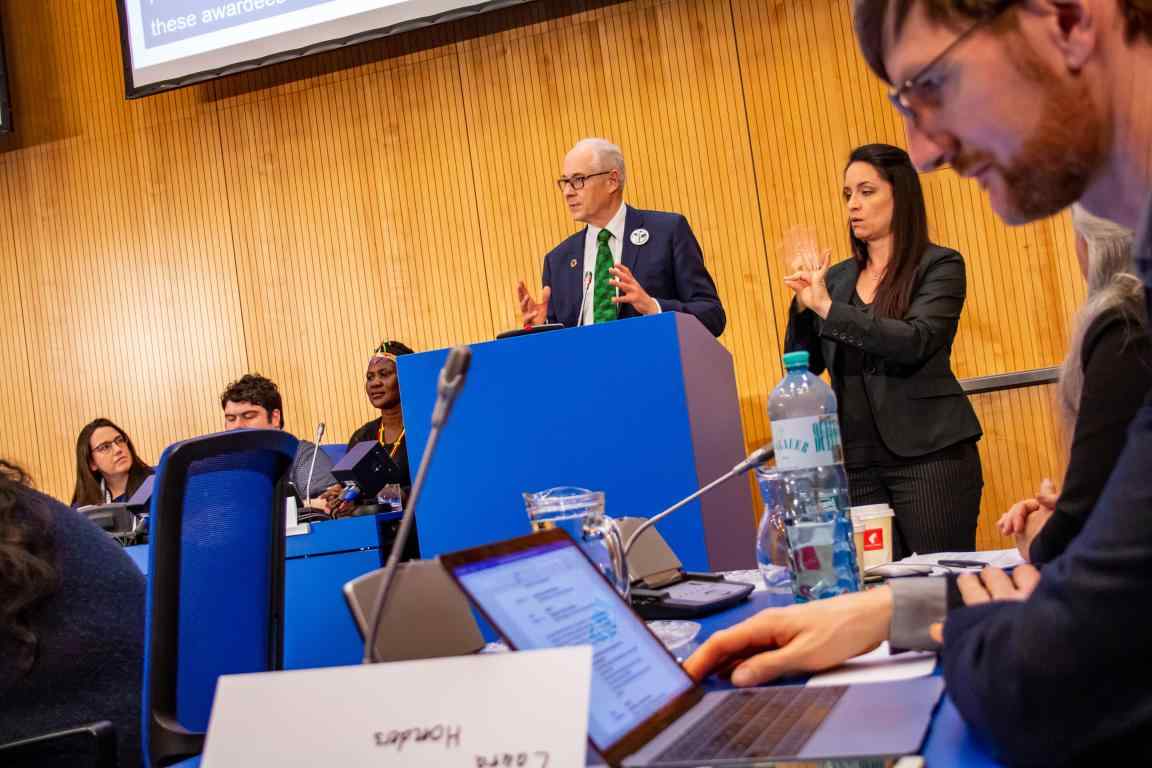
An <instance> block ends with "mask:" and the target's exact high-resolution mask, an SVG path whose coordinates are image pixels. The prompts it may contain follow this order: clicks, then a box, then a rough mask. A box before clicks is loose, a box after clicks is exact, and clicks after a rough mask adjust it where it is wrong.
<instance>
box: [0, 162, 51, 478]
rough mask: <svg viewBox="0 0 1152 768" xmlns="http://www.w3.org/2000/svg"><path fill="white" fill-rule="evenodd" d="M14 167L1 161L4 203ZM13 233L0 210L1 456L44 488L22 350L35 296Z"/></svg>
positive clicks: (31, 336)
mask: <svg viewBox="0 0 1152 768" xmlns="http://www.w3.org/2000/svg"><path fill="white" fill-rule="evenodd" d="M12 166H13V163H12V162H11V160H9V159H8V158H0V195H3V197H4V199H5V200H7V199H10V195H11V187H12V183H13V180H12V176H13V170H12ZM12 233H13V224H12V211H11V209H10V208H9V207H8V206H4V207H3V210H2V211H0V360H3V361H4V375H3V376H0V458H4V459H8V460H10V461H14V462H16V463H18V464H19V465H20V466H22V467H24V468H25V469H27V470H29V471H30V472H33V473H34V477H33V479H34V480H35V481H36V483H37V485H38V486H39V487H41V488H47V487H48V486H45V485H44V484H43V480H44V479H43V478H42V477H40V474H39V473H40V469H41V468H42V467H43V466H45V464H44V461H43V460H42V458H41V454H40V452H41V449H42V448H43V446H44V441H43V440H42V439H41V435H40V433H39V430H38V429H37V419H36V413H35V407H36V405H37V398H36V396H35V393H36V387H35V386H34V385H33V382H32V378H31V372H30V370H29V367H28V354H27V351H26V350H27V349H28V347H29V345H30V344H34V343H39V334H37V333H35V332H34V331H32V332H30V331H29V328H28V326H27V323H26V322H25V313H26V311H27V307H28V305H29V303H31V302H34V301H36V297H35V296H32V295H29V294H28V293H27V292H26V291H25V290H24V286H23V284H22V281H21V279H20V263H19V261H18V259H17V258H16V249H15V246H14V244H13V238H12Z"/></svg>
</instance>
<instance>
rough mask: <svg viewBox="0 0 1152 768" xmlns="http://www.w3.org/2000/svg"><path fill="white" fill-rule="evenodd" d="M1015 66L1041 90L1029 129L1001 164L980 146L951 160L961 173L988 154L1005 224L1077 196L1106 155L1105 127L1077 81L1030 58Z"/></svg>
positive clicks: (1056, 208)
mask: <svg viewBox="0 0 1152 768" xmlns="http://www.w3.org/2000/svg"><path fill="white" fill-rule="evenodd" d="M1020 55H1021V56H1025V57H1027V56H1030V53H1022V54H1020ZM1018 66H1019V67H1020V70H1021V72H1022V73H1023V74H1024V75H1025V76H1026V77H1027V78H1028V80H1030V81H1031V82H1033V83H1034V84H1035V87H1037V88H1041V89H1043V91H1044V98H1043V100H1042V104H1043V113H1042V114H1041V117H1040V119H1039V120H1037V121H1036V124H1035V127H1034V128H1033V130H1032V132H1031V134H1030V135H1029V136H1027V137H1026V138H1025V139H1024V141H1023V142H1022V144H1021V146H1020V149H1019V151H1017V152H1016V154H1015V155H1014V156H1013V157H1012V158H1011V159H1010V160H1009V161H1008V163H1007V164H1006V165H1002V164H1000V163H997V162H996V161H995V160H994V159H993V158H992V157H991V156H990V155H988V154H986V153H982V152H973V153H970V154H969V153H964V152H961V154H960V155H959V156H958V157H956V158H955V160H954V163H953V165H954V166H955V168H956V170H957V171H958V172H961V173H962V172H963V171H965V170H970V169H973V168H978V167H980V166H982V165H985V164H986V163H988V162H989V161H990V160H991V166H990V169H991V171H992V173H994V174H995V175H997V176H999V177H1000V184H1002V185H1003V200H1002V203H1001V206H1000V207H1001V208H1002V210H999V211H997V213H998V214H999V215H1000V217H1001V218H1002V219H1004V221H1005V222H1006V223H1007V224H1010V225H1017V224H1026V223H1028V222H1030V221H1036V220H1038V219H1043V218H1046V217H1048V216H1052V215H1053V214H1056V213H1059V212H1060V211H1062V210H1064V209H1065V208H1067V207H1068V206H1069V205H1071V204H1072V203H1074V202H1076V201H1077V200H1079V199H1080V197H1081V196H1082V195H1083V194H1084V192H1085V190H1086V189H1087V188H1088V185H1089V183H1090V182H1091V180H1092V177H1093V176H1094V175H1095V173H1096V172H1097V171H1098V170H1099V169H1100V168H1101V167H1102V165H1103V163H1104V158H1105V155H1106V151H1105V149H1104V145H1105V141H1106V132H1105V131H1104V130H1102V128H1103V126H1102V125H1101V123H1100V119H1099V117H1098V114H1097V112H1096V109H1097V108H1096V105H1095V103H1094V102H1093V100H1092V98H1091V94H1090V93H1089V92H1088V89H1087V88H1086V87H1085V86H1084V84H1083V82H1082V81H1076V84H1075V85H1068V84H1062V83H1060V82H1059V81H1056V80H1055V79H1054V78H1053V77H1052V75H1051V74H1050V73H1048V72H1046V71H1044V70H1043V69H1042V68H1041V66H1040V65H1039V62H1036V61H1034V60H1033V61H1031V62H1019V61H1018Z"/></svg>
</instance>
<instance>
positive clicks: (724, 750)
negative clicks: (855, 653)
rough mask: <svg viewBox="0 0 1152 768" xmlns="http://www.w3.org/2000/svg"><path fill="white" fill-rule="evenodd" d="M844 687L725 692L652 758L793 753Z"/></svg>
mask: <svg viewBox="0 0 1152 768" xmlns="http://www.w3.org/2000/svg"><path fill="white" fill-rule="evenodd" d="M846 690H848V688H847V686H829V687H827V688H779V689H772V688H758V689H756V690H754V691H739V692H735V693H731V694H728V695H727V696H726V697H725V698H724V699H723V700H722V701H721V702H720V703H719V704H718V705H717V706H716V707H715V708H713V709H712V711H711V712H709V713H708V715H707V716H706V717H705V718H704V719H702V720H700V721H699V722H697V723H696V725H695V726H693V727H692V729H691V730H689V731H688V732H687V733H685V734H684V735H683V736H681V737H680V738H679V739H677V740H676V741H675V742H673V743H672V745H671V746H670V747H668V749H666V750H664V751H663V752H662V753H660V755H659V756H658V757H657V758H656V759H655V760H654V761H653V762H654V763H656V764H657V765H659V764H661V763H674V762H693V761H696V760H702V761H705V762H707V761H710V760H734V759H738V758H742V757H748V758H755V757H795V756H796V755H798V754H799V753H800V750H801V749H803V748H804V744H805V743H807V741H808V737H810V736H811V735H812V734H813V733H814V732H815V731H816V729H817V728H818V727H819V726H820V723H822V722H824V718H826V717H827V716H828V713H829V712H831V711H832V707H833V705H835V704H836V702H837V701H839V700H840V697H841V696H843V695H844V692H845V691H846Z"/></svg>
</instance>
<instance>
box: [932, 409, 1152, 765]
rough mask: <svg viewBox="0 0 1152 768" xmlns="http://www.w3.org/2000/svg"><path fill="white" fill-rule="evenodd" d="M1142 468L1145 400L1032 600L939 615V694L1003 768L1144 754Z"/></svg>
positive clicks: (1148, 457)
mask: <svg viewBox="0 0 1152 768" xmlns="http://www.w3.org/2000/svg"><path fill="white" fill-rule="evenodd" d="M1150 467H1152V405H1149V404H1147V403H1146V404H1145V405H1143V406H1142V407H1141V408H1140V410H1139V411H1138V412H1137V414H1136V417H1135V420H1134V422H1133V424H1132V427H1131V428H1130V429H1129V431H1128V440H1127V444H1126V445H1125V447H1124V451H1123V454H1122V455H1121V457H1120V460H1119V462H1118V463H1117V465H1116V467H1115V469H1114V470H1113V472H1112V474H1111V476H1110V477H1109V479H1108V481H1107V483H1106V487H1105V489H1104V493H1103V495H1102V496H1101V497H1100V500H1099V502H1098V503H1097V505H1096V508H1095V509H1094V510H1093V512H1092V514H1091V515H1090V516H1089V517H1088V520H1087V522H1086V523H1085V525H1084V529H1083V530H1082V531H1081V533H1080V535H1079V536H1077V537H1076V538H1075V540H1073V542H1072V543H1071V544H1070V545H1069V547H1068V549H1067V551H1065V553H1064V554H1063V555H1061V556H1060V557H1058V558H1056V559H1055V560H1053V561H1052V562H1051V563H1049V564H1048V565H1047V566H1046V567H1045V568H1044V570H1043V572H1042V575H1041V579H1040V583H1039V584H1038V585H1037V587H1036V590H1035V592H1033V593H1032V595H1031V597H1030V598H1029V599H1028V600H1025V601H1023V602H997V603H990V604H985V605H978V606H972V607H969V608H962V609H960V610H956V611H953V612H951V613H950V614H949V615H948V619H947V621H946V622H945V624H944V648H943V657H942V660H943V666H944V676H945V679H946V682H947V686H948V692H949V695H950V696H951V697H952V699H953V701H954V702H955V704H956V707H957V709H959V711H960V713H961V714H962V715H963V717H964V719H965V720H966V721H967V722H968V723H969V725H970V726H972V727H973V728H975V729H976V730H977V731H979V732H981V734H982V735H983V736H985V737H986V738H987V739H989V740H990V742H991V743H992V745H993V746H994V748H995V749H996V750H997V751H998V752H999V753H1000V754H1001V756H1002V757H1003V758H1005V759H1006V760H1007V761H1008V762H1009V763H1011V764H1013V765H1044V766H1053V765H1063V764H1079V765H1096V764H1100V763H1099V762H1098V759H1097V758H1099V757H1100V755H1101V754H1102V753H1104V752H1111V751H1115V750H1118V749H1121V748H1122V749H1123V750H1124V751H1125V752H1126V753H1127V755H1128V759H1129V760H1132V759H1133V758H1134V757H1138V756H1144V757H1145V758H1147V757H1152V664H1147V663H1146V658H1147V654H1148V648H1149V647H1152V614H1150V613H1149V612H1148V611H1147V610H1146V606H1147V604H1148V595H1149V594H1152V567H1150V564H1152V471H1150ZM1137 763H1139V764H1144V763H1143V762H1142V761H1141V760H1139V759H1136V760H1135V761H1134V762H1133V764H1137Z"/></svg>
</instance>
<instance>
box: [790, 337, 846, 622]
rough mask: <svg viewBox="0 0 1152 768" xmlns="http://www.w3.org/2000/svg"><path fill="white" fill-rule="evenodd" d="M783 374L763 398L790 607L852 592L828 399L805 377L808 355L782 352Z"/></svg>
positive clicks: (827, 390)
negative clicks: (780, 490) (783, 480)
mask: <svg viewBox="0 0 1152 768" xmlns="http://www.w3.org/2000/svg"><path fill="white" fill-rule="evenodd" d="M784 367H785V369H787V372H786V374H785V376H784V379H783V381H781V382H780V383H779V384H777V385H776V388H775V389H774V390H772V394H771V396H770V397H769V398H768V418H769V420H770V421H771V422H772V446H773V448H774V450H775V451H776V469H777V470H778V471H783V472H785V473H786V474H787V480H788V482H787V484H786V486H787V487H786V490H785V493H786V494H787V495H788V496H789V498H788V500H787V503H786V504H784V505H783V509H784V513H783V523H784V530H785V533H786V534H787V536H786V538H787V547H788V562H789V566H790V570H791V574H792V593H793V595H794V596H795V598H796V601H797V602H807V601H809V600H821V599H823V598H825V597H834V596H836V595H841V594H844V593H846V592H857V591H859V589H860V571H859V570H858V568H857V567H856V547H855V545H854V544H853V541H852V517H851V507H850V502H849V498H848V474H847V472H845V471H844V451H843V448H842V447H841V445H840V425H839V422H838V421H837V418H836V395H835V393H833V392H832V389H831V387H829V386H828V385H827V384H825V383H824V381H823V379H821V378H820V377H819V376H814V375H813V374H811V373H809V372H808V353H807V352H789V353H787V354H786V355H784Z"/></svg>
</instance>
